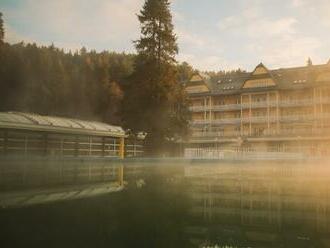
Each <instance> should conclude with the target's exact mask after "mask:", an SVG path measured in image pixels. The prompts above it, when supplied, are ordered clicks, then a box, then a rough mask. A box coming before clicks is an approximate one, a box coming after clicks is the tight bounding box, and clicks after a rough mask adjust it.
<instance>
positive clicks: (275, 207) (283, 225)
mask: <svg viewBox="0 0 330 248" xmlns="http://www.w3.org/2000/svg"><path fill="white" fill-rule="evenodd" d="M288 164H289V165H288ZM329 168H330V167H328V166H324V165H315V164H306V163H304V164H296V163H293V164H292V163H291V164H290V163H278V162H276V163H275V162H274V163H269V162H267V164H265V163H262V162H260V163H259V162H258V163H254V164H253V165H252V164H246V163H236V164H232V163H231V164H222V165H219V166H217V165H214V164H213V165H203V166H194V165H192V166H188V167H186V168H185V178H186V182H187V184H188V187H187V188H188V192H189V196H190V198H191V203H192V206H191V211H190V216H191V218H189V224H188V225H187V228H186V230H185V232H186V234H187V236H188V237H189V240H190V241H191V242H192V243H193V244H195V245H196V244H198V245H201V244H207V245H215V244H218V245H230V246H232V247H237V246H238V247H242V246H243V247H246V246H252V247H260V246H261V247H269V246H273V247H329V246H330V177H329V176H330V169H329Z"/></svg>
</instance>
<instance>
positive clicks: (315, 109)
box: [313, 88, 317, 132]
mask: <svg viewBox="0 0 330 248" xmlns="http://www.w3.org/2000/svg"><path fill="white" fill-rule="evenodd" d="M316 111H317V106H316V89H315V88H313V115H314V121H313V129H314V130H313V132H315V131H316V127H317V121H316V118H317V116H316Z"/></svg>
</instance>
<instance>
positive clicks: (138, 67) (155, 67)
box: [124, 0, 186, 152]
mask: <svg viewBox="0 0 330 248" xmlns="http://www.w3.org/2000/svg"><path fill="white" fill-rule="evenodd" d="M138 19H139V21H140V24H141V36H140V39H139V40H137V41H135V42H134V43H135V47H136V50H137V53H138V55H137V58H136V61H135V65H134V68H135V71H134V73H133V74H132V76H131V83H130V84H129V86H128V87H127V89H126V92H125V98H124V110H125V111H124V120H125V122H126V125H127V126H128V127H130V128H132V129H133V130H135V131H145V132H147V133H148V136H147V140H148V144H149V145H150V147H152V148H153V150H154V151H155V152H157V151H160V149H161V148H162V145H163V143H164V141H165V140H166V139H167V140H168V139H173V137H175V136H179V135H181V132H182V131H184V129H185V126H186V120H183V119H182V117H183V116H179V113H178V109H183V108H184V101H183V99H184V95H183V89H182V87H180V85H179V84H178V82H177V70H176V60H175V55H176V54H177V53H178V46H177V42H176V35H175V34H174V31H173V24H172V15H171V12H170V3H169V1H168V0H146V1H145V3H144V5H143V8H142V10H141V11H140V14H139V15H138ZM178 127H182V128H178Z"/></svg>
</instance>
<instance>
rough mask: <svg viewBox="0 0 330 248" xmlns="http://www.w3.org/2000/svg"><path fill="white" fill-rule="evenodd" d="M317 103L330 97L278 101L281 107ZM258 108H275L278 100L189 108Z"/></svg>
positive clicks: (206, 109) (191, 108) (227, 109)
mask: <svg viewBox="0 0 330 248" xmlns="http://www.w3.org/2000/svg"><path fill="white" fill-rule="evenodd" d="M314 103H315V104H320V103H322V104H329V103H330V97H327V98H323V99H321V100H318V99H317V100H315V102H314V101H313V99H299V100H281V101H279V102H278V106H279V107H280V108H285V107H307V106H313V105H314ZM250 107H251V108H252V109H258V108H267V107H270V108H275V107H277V102H276V101H269V102H267V101H262V102H251V103H249V102H246V103H242V104H224V105H212V106H209V105H207V106H203V105H196V106H190V107H189V110H190V111H192V112H204V111H210V110H211V111H231V110H240V109H249V108H250Z"/></svg>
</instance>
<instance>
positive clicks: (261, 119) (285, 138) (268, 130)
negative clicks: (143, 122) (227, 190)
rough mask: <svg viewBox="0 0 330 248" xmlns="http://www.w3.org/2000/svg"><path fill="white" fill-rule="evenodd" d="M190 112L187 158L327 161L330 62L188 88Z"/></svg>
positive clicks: (201, 80) (198, 81)
mask: <svg viewBox="0 0 330 248" xmlns="http://www.w3.org/2000/svg"><path fill="white" fill-rule="evenodd" d="M185 89H186V92H187V94H188V97H189V102H190V106H189V109H190V111H191V122H190V130H191V135H190V138H189V139H188V140H187V141H186V144H185V156H186V157H223V156H224V154H226V152H227V153H228V154H235V156H237V154H243V153H244V154H256V153H263V154H273V155H275V154H277V153H281V154H282V155H283V154H291V155H294V156H324V155H327V153H328V151H327V150H328V147H330V132H329V130H330V129H329V127H330V122H329V120H330V61H329V62H328V63H327V64H322V65H307V66H304V67H296V68H281V69H276V70H270V69H268V68H267V67H266V66H265V65H263V64H262V63H260V64H259V65H258V66H257V67H256V68H255V69H254V71H252V72H250V73H238V74H228V75H224V76H222V77H220V78H217V79H216V80H211V79H210V78H209V77H208V76H206V75H202V74H195V75H193V76H192V78H191V79H190V81H188V82H186V84H185Z"/></svg>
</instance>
